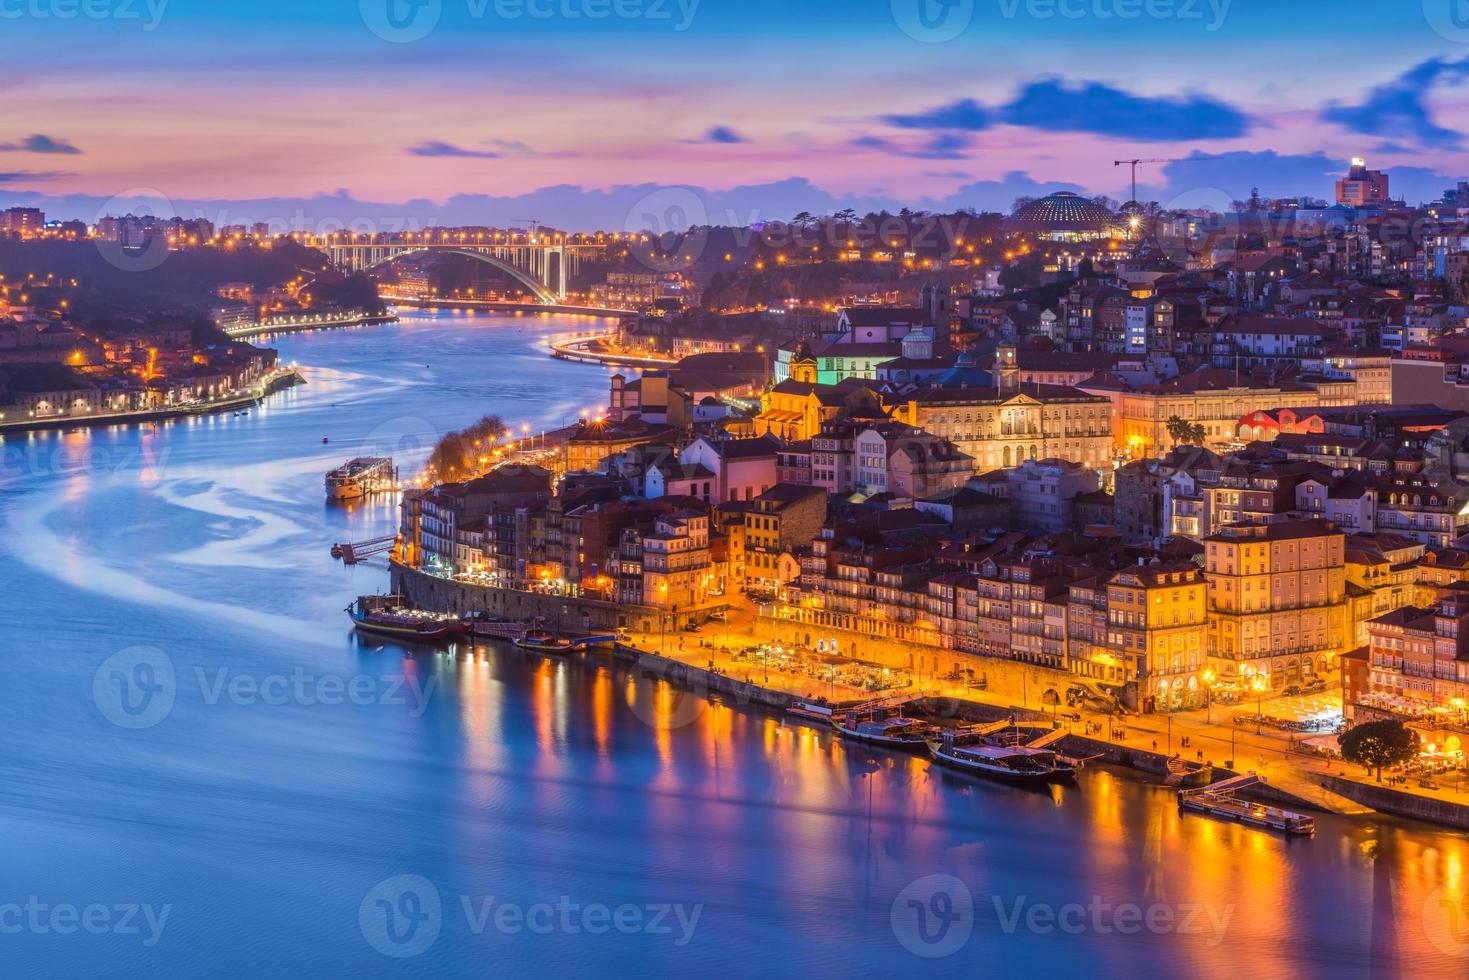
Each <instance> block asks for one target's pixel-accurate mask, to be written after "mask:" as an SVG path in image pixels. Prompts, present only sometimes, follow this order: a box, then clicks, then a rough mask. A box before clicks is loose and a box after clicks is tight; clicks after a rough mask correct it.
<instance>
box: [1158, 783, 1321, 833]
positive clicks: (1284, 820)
mask: <svg viewBox="0 0 1469 980" xmlns="http://www.w3.org/2000/svg"><path fill="white" fill-rule="evenodd" d="M1264 782H1265V778H1264V777H1263V776H1259V775H1256V774H1255V773H1253V772H1251V773H1246V774H1245V775H1243V776H1235V777H1233V778H1231V779H1225V780H1223V781H1221V782H1217V783H1214V784H1212V785H1210V786H1206V787H1204V788H1202V789H1183V790H1179V791H1178V808H1179V809H1180V810H1192V811H1193V812H1195V813H1203V814H1207V815H1209V816H1212V817H1220V818H1222V819H1225V820H1233V821H1235V822H1237V823H1242V824H1245V825H1246V826H1250V827H1259V828H1261V829H1265V830H1275V831H1279V832H1281V833H1283V834H1288V835H1290V836H1293V837H1310V836H1312V835H1313V834H1315V833H1316V821H1315V820H1314V819H1313V818H1311V817H1308V816H1306V815H1305V814H1301V813H1296V812H1295V811H1293V810H1285V809H1282V808H1281V807H1278V806H1267V805H1266V804H1263V803H1251V802H1249V801H1247V800H1241V799H1237V798H1236V797H1235V795H1234V794H1235V793H1238V792H1239V791H1241V790H1245V789H1249V788H1250V787H1251V786H1258V785H1261V784H1263V783H1264Z"/></svg>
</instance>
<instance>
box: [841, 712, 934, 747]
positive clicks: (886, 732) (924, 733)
mask: <svg viewBox="0 0 1469 980" xmlns="http://www.w3.org/2000/svg"><path fill="white" fill-rule="evenodd" d="M831 727H832V728H834V729H836V731H837V733H838V734H840V735H841V736H842V738H849V739H851V740H852V741H854V742H863V743H865V744H867V745H876V746H879V747H881V748H885V749H899V750H901V751H904V752H923V751H925V749H926V747H927V745H928V740H929V739H931V738H933V737H934V735H935V734H936V733H937V732H938V729H937V727H935V726H934V725H930V724H927V723H926V722H921V721H915V720H914V719H912V718H902V717H897V716H894V717H892V718H867V719H864V720H861V721H857V720H854V719H852V718H850V717H846V716H833V717H832V719H831Z"/></svg>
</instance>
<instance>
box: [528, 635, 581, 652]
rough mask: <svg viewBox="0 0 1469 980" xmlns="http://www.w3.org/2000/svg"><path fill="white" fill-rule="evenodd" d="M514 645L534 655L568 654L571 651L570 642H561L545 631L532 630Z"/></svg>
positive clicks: (561, 640) (559, 638) (560, 639)
mask: <svg viewBox="0 0 1469 980" xmlns="http://www.w3.org/2000/svg"><path fill="white" fill-rule="evenodd" d="M515 645H516V646H517V647H519V648H520V649H522V650H530V651H532V652H534V653H569V652H571V650H572V642H571V641H570V640H563V639H562V638H561V637H559V636H557V635H555V634H554V633H547V632H546V631H545V630H532V631H530V632H529V633H526V634H525V635H524V636H522V637H520V638H519V639H517V640H516V641H515Z"/></svg>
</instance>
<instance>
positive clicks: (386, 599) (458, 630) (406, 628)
mask: <svg viewBox="0 0 1469 980" xmlns="http://www.w3.org/2000/svg"><path fill="white" fill-rule="evenodd" d="M346 613H347V615H349V616H351V617H352V622H353V624H355V625H356V627H357V629H359V630H361V631H363V632H365V633H376V634H379V635H381V636H391V637H394V638H396V639H400V640H416V641H419V642H424V643H431V642H435V641H438V640H448V639H453V638H454V637H457V636H462V635H463V634H464V624H463V623H462V622H460V621H459V619H457V618H456V617H453V616H444V615H440V614H437V613H428V612H421V611H419V610H417V609H410V608H408V607H406V606H405V605H404V604H403V598H402V597H401V596H376V595H365V596H358V597H357V601H356V602H355V603H353V604H352V605H350V606H348V607H347V609H346Z"/></svg>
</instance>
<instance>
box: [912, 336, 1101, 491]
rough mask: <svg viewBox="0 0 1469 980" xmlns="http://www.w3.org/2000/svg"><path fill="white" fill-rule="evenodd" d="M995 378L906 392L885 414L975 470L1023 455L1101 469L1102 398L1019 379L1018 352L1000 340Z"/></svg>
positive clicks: (1019, 459) (1021, 458)
mask: <svg viewBox="0 0 1469 980" xmlns="http://www.w3.org/2000/svg"><path fill="white" fill-rule="evenodd" d="M994 373H995V378H996V381H997V383H996V384H995V385H994V386H992V387H991V386H986V387H959V388H947V387H933V388H919V389H916V390H914V391H911V392H908V393H907V394H905V395H904V396H903V397H902V400H901V401H899V402H898V404H896V405H895V406H894V408H893V418H895V419H897V420H898V421H900V422H905V423H907V424H908V425H911V426H916V427H917V428H920V429H924V430H925V431H928V432H932V433H933V434H934V435H936V436H940V437H942V438H944V439H947V440H949V441H950V442H952V443H953V444H954V445H955V446H957V447H958V448H959V451H960V452H963V453H965V454H967V455H968V456H971V457H972V458H973V459H974V465H975V467H976V468H977V469H979V470H981V471H984V470H993V469H1002V468H1003V469H1008V468H1009V467H1012V466H1018V465H1020V463H1022V462H1024V461H1025V460H1028V459H1048V458H1051V457H1060V458H1062V459H1069V460H1073V461H1075V462H1078V463H1084V464H1086V465H1088V466H1091V467H1093V468H1094V469H1102V468H1105V467H1106V466H1107V465H1108V464H1109V463H1110V461H1111V458H1112V438H1113V436H1112V406H1111V403H1110V399H1109V398H1108V397H1107V396H1105V395H1099V394H1094V393H1089V392H1085V391H1082V390H1080V389H1078V388H1073V387H1070V386H1068V385H1052V384H1026V383H1023V382H1022V381H1021V380H1020V373H1021V370H1020V368H1019V366H1018V354H1017V352H1016V350H1015V348H1013V347H1004V346H1002V347H1001V348H1000V349H999V352H998V354H997V364H996V369H995V372H994Z"/></svg>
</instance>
